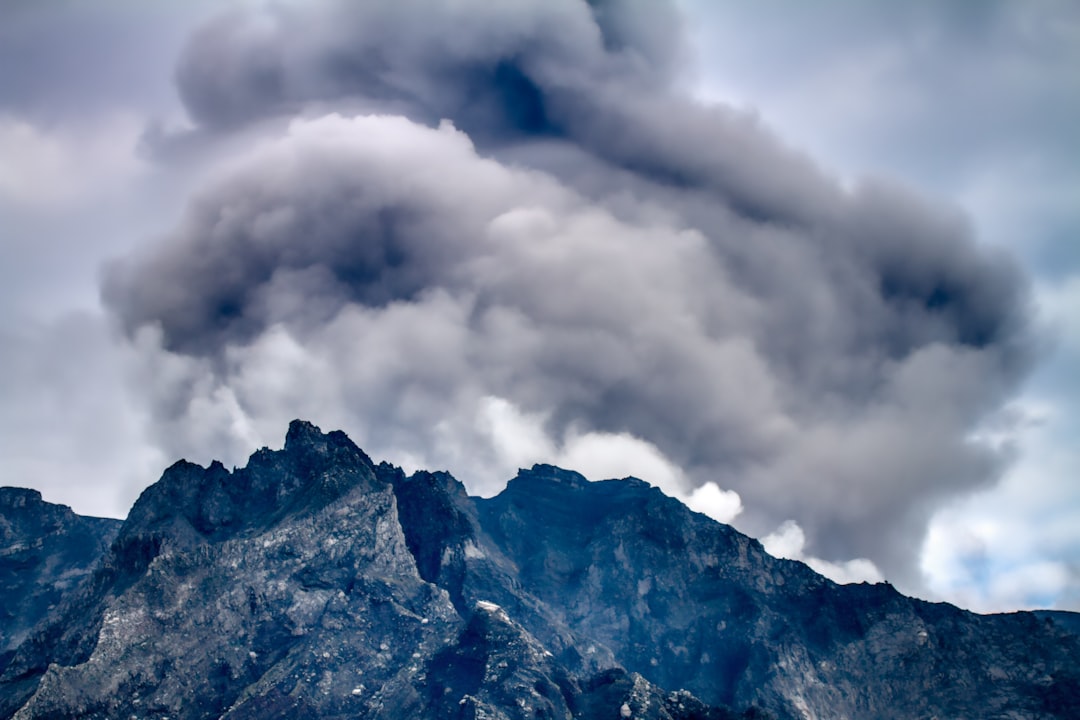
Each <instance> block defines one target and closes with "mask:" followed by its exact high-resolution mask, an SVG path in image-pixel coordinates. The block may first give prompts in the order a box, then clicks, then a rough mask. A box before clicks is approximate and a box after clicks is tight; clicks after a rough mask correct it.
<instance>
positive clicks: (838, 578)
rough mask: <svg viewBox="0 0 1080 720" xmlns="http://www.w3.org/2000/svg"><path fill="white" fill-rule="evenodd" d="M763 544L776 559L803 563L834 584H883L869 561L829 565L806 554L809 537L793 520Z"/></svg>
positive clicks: (859, 560)
mask: <svg viewBox="0 0 1080 720" xmlns="http://www.w3.org/2000/svg"><path fill="white" fill-rule="evenodd" d="M761 544H762V545H764V546H765V552H767V553H769V554H770V555H772V556H773V557H778V558H786V559H788V560H801V561H802V562H804V563H806V564H807V565H809V566H810V567H811V568H813V569H814V570H815V571H816V572H819V573H821V574H822V575H824V576H825V577H827V578H829V579H830V580H832V581H833V582H838V583H841V584H847V583H859V582H872V583H873V582H881V581H882V580H884V577H883V576H882V574H881V571H880V570H878V569H877V566H875V565H874V563H873V562H871V561H870V560H867V559H866V558H855V559H853V560H846V561H844V562H829V561H828V560H822V559H821V558H817V557H813V556H808V555H806V554H805V552H804V550H805V548H806V533H804V532H803V529H802V528H801V527H799V524H798V523H797V522H795V521H794V520H785V521H784V522H783V523H781V525H780V527H778V528H776V530H774V531H773V532H771V533H769V534H768V535H766V536H765V537H763V538H762V539H761Z"/></svg>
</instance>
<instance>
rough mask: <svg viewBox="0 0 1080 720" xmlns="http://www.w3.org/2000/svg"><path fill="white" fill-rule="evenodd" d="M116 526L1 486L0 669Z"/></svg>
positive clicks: (113, 534) (105, 543) (71, 587)
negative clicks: (0, 599)
mask: <svg viewBox="0 0 1080 720" xmlns="http://www.w3.org/2000/svg"><path fill="white" fill-rule="evenodd" d="M119 529H120V521H119V520H110V519H106V518H92V517H83V516H82V515H76V514H75V513H74V512H72V511H71V508H69V507H66V506H64V505H54V504H52V503H47V502H45V501H44V500H42V498H41V493H39V492H37V491H36V490H24V489H22V488H13V487H2V488H0V598H3V602H2V603H0V671H2V670H3V668H4V667H5V666H6V665H7V663H8V662H9V660H10V658H11V655H12V653H13V651H14V648H15V647H17V646H18V645H19V644H21V643H22V641H23V640H25V639H26V636H27V635H28V634H29V632H30V630H31V629H32V628H33V627H34V626H35V625H36V624H37V623H39V622H40V621H41V620H42V619H43V618H44V617H45V616H46V615H47V614H48V613H49V611H50V610H52V609H54V608H55V606H56V605H57V604H58V603H59V602H60V600H61V598H62V597H64V596H65V595H67V594H69V593H71V592H72V591H73V590H74V589H75V588H76V587H77V586H78V585H79V584H80V583H81V582H82V580H83V579H85V577H86V576H87V575H88V574H89V573H90V572H91V571H92V569H93V568H94V566H95V564H96V563H97V562H98V560H99V559H100V558H101V556H102V555H103V554H104V552H105V550H106V549H107V548H108V547H109V544H110V543H111V542H112V540H113V538H114V537H116V533H117V532H118V531H119Z"/></svg>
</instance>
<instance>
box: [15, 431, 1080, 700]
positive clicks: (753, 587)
mask: <svg viewBox="0 0 1080 720" xmlns="http://www.w3.org/2000/svg"><path fill="white" fill-rule="evenodd" d="M5 502H6V501H5ZM39 502H40V499H39ZM2 507H3V510H4V512H3V516H2V517H3V519H4V522H5V523H8V524H9V525H10V524H13V521H12V520H11V517H14V513H13V511H11V510H9V509H8V505H6V504H5V505H3V506H2ZM48 507H54V506H44V505H43V506H42V507H41V508H39V513H40V514H42V515H45V514H47V513H48V512H52V511H51V510H48ZM68 512H69V513H70V511H68ZM21 522H24V525H25V521H21ZM41 522H42V524H41V525H40V527H41V528H45V527H46V524H45V521H41ZM0 527H6V526H0ZM20 527H22V526H20ZM26 527H31V526H28V525H27V526H26ZM31 529H32V528H31ZM92 530H93V532H94V533H95V535H94V537H95V538H96V542H97V544H96V545H93V546H92V547H91V545H90V544H87V545H86V547H87V548H89V549H88V550H87V555H84V556H79V557H78V558H75V557H71V558H69V557H67V556H64V557H62V558H60V559H59V560H58V561H56V562H53V563H52V565H51V566H50V567H52V568H53V570H51V571H50V572H54V573H55V572H60V574H61V575H63V573H64V572H67V571H65V570H62V569H61V570H59V571H57V570H56V568H64V567H70V568H75V569H79V568H81V570H79V572H81V573H82V574H83V575H84V577H82V580H81V582H79V583H78V586H77V587H74V586H71V587H67V588H63V587H60V588H58V589H57V593H58V594H57V599H59V602H58V603H56V602H55V601H54V604H56V607H54V608H53V609H52V610H51V611H49V612H47V613H46V612H45V608H42V607H41V606H39V605H35V601H34V599H33V598H34V597H37V596H35V594H34V593H41V592H42V590H41V587H40V586H42V585H41V584H42V583H45V584H48V582H49V580H48V579H47V578H46V579H44V580H39V579H37V578H39V577H41V578H45V576H44V575H36V576H34V577H33V578H31V577H30V576H29V575H27V576H26V577H24V578H23V584H22V585H18V586H14V585H13V586H11V587H12V590H11V594H10V595H9V596H8V595H6V596H5V597H12V598H15V599H16V601H17V602H16V603H14V604H12V607H16V606H18V607H30V606H34V607H38V608H39V610H38V611H37V612H38V615H37V616H32V615H27V614H26V613H25V612H23V615H20V616H19V617H20V618H22V619H20V620H19V622H20V623H23V624H22V625H19V626H18V627H23V628H25V627H26V624H27V623H30V622H32V621H36V620H39V619H41V622H39V623H38V624H37V625H36V627H35V628H34V630H33V632H30V633H27V632H26V631H25V629H24V630H23V631H21V632H22V635H25V640H23V641H22V642H19V643H18V647H17V648H15V649H14V650H13V651H11V652H9V657H8V658H7V660H6V662H5V666H4V667H2V668H0V670H2V675H0V718H9V717H16V718H54V717H85V718H116V717H125V718H128V717H139V718H172V719H174V720H176V719H177V718H192V719H194V718H219V717H220V718H230V719H236V718H293V717H298V716H308V717H318V718H344V717H362V718H401V717H418V718H560V719H561V718H613V719H614V718H679V719H685V720H689V719H691V718H733V717H740V716H742V717H776V718H844V717H847V718H877V717H880V718H903V717H920V718H921V717H932V716H937V717H982V718H993V717H1001V718H1006V717H1008V718H1013V717H1015V718H1020V717H1023V718H1040V717H1044V718H1065V717H1075V715H1074V714H1073V713H1075V708H1076V707H1080V640H1078V638H1077V635H1076V634H1075V631H1074V630H1073V629H1070V625H1071V624H1073V623H1074V622H1075V616H1072V615H1068V614H1066V615H1061V614H1054V615H1043V616H1036V615H1034V614H1030V613H1017V614H1012V615H1001V616H978V615H974V614H971V613H967V612H964V611H962V610H959V609H957V608H954V607H951V606H948V605H940V604H931V603H925V602H921V601H917V600H912V599H910V598H906V597H903V596H901V595H900V594H898V593H896V592H895V591H894V590H893V589H892V588H891V587H890V586H888V585H874V586H870V585H857V586H837V585H835V584H833V583H831V582H829V581H828V580H826V579H824V578H822V577H820V576H818V575H816V574H815V573H814V572H812V571H811V570H810V569H809V568H807V567H806V566H805V565H802V564H801V563H796V562H790V561H785V560H777V559H775V558H772V557H771V556H769V555H768V554H766V553H765V552H764V551H763V549H762V547H761V545H760V544H759V543H758V542H757V541H755V540H752V539H750V538H748V537H746V536H744V535H741V534H740V533H738V532H736V531H735V530H733V529H732V528H730V527H728V526H725V525H721V524H718V523H716V522H713V521H712V520H710V519H708V518H706V517H704V516H702V515H698V514H696V513H693V512H691V511H689V510H688V509H687V508H685V507H684V506H683V505H681V504H680V503H679V502H677V501H675V500H673V499H671V498H668V497H666V496H664V495H663V494H662V493H660V492H659V491H658V490H656V489H655V488H652V487H650V486H649V485H647V484H646V483H643V482H641V481H638V480H632V479H629V480H612V481H604V482H597V483H590V482H587V481H585V480H584V478H582V477H581V476H580V475H577V474H576V473H572V472H567V471H564V470H560V469H558V468H554V467H550V466H536V467H534V468H532V469H531V470H528V471H522V472H521V473H520V474H519V476H518V477H517V478H515V479H514V480H512V481H511V482H510V483H509V484H508V486H507V488H506V490H505V491H504V492H503V493H501V494H500V495H499V496H497V497H494V498H491V499H477V498H470V497H469V496H468V495H467V494H466V493H465V490H464V488H463V486H462V485H461V484H460V483H458V482H457V481H456V480H455V479H454V478H452V477H451V476H449V475H447V474H445V473H426V472H420V473H416V474H414V475H412V476H408V477H407V476H406V475H405V474H404V473H403V472H401V470H399V469H397V468H395V467H393V466H391V465H388V464H385V463H382V464H379V465H375V464H374V463H373V462H372V461H371V459H370V458H368V457H367V456H366V455H365V454H364V453H363V452H361V451H360V450H359V449H358V448H357V447H356V446H355V445H353V444H352V442H351V441H349V439H348V438H346V437H345V436H344V435H343V434H341V433H329V434H323V433H322V432H320V431H319V430H318V429H317V428H315V427H313V426H311V425H309V424H307V423H302V422H294V423H293V424H292V425H291V426H290V429H289V433H288V437H287V439H286V444H285V448H284V449H283V450H281V451H270V450H265V449H264V450H261V451H259V452H257V453H255V454H254V455H253V456H252V457H251V460H250V462H249V464H248V466H247V467H245V468H243V469H239V470H235V471H232V472H229V471H227V470H226V469H225V468H224V467H222V466H221V465H220V464H217V463H215V464H212V465H211V466H210V467H208V468H202V467H199V466H196V465H192V464H189V463H184V462H180V463H177V464H176V465H174V466H173V467H171V468H169V470H167V471H166V472H165V475H164V476H163V477H162V479H161V480H160V481H159V482H158V483H157V484H155V485H154V486H152V487H150V488H148V489H147V490H146V492H144V493H143V495H142V497H140V498H139V500H138V502H137V503H136V504H135V506H134V507H133V508H132V511H131V513H130V515H129V517H128V519H127V520H126V521H125V522H124V524H123V527H122V528H120V529H119V532H118V533H116V536H115V539H113V538H112V534H113V533H115V532H116V530H115V528H112V527H109V526H106V525H101V524H92ZM42 532H44V530H42ZM30 535H33V533H32V532H31V533H30ZM5 537H6V536H5ZM20 537H23V536H20ZM42 542H44V541H42ZM110 542H111V545H109V549H108V550H107V551H100V552H99V550H98V549H99V548H101V547H103V546H104V545H106V544H108V543H110ZM98 554H100V558H101V559H100V562H99V563H98V564H97V565H96V566H94V565H93V560H94V557H91V556H96V555H98ZM46 564H47V563H46ZM92 566H93V567H94V569H93V571H92V572H89V573H88V570H89V568H91V567H92ZM48 577H52V576H48ZM71 577H73V578H76V579H77V578H78V576H77V575H72V576H71ZM5 587H7V586H5ZM53 587H54V588H55V583H54V585H53ZM61 591H63V592H61ZM42 618H43V619H42ZM11 626H12V627H15V625H11ZM5 637H11V638H12V639H13V643H16V642H18V640H19V637H16V636H15V635H10V634H9V635H6V636H5ZM20 637H21V636H20Z"/></svg>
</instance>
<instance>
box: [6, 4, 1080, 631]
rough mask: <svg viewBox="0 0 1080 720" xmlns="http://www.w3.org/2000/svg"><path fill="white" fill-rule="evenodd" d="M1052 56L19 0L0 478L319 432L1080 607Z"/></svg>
mask: <svg viewBox="0 0 1080 720" xmlns="http://www.w3.org/2000/svg"><path fill="white" fill-rule="evenodd" d="M1077 66H1080V9H1078V8H1077V6H1076V5H1075V4H1073V3H1070V2H1067V1H1066V0H1060V1H1056V0H1040V1H1039V2H1031V3H1006V2H982V3H966V2H953V3H941V2H929V1H928V0H916V1H915V2H910V3H903V4H900V3H893V2H886V1H885V0H880V1H876V2H845V1H842V0H831V1H827V2H821V3H815V4H813V5H810V4H806V3H798V2H793V1H791V0H783V1H782V0H764V1H763V2H755V3H752V4H751V3H744V2H735V1H734V0H730V1H729V0H720V1H716V2H713V1H709V2H706V1H705V0H625V1H623V2H619V1H617V0H591V1H590V2H585V1H584V0H543V1H541V0H522V1H521V2H517V3H491V2H486V1H485V0H453V1H451V0H415V2H405V3H402V2H390V1H389V0H387V1H386V2H383V1H381V0H379V1H373V2H369V3H363V4H356V3H350V2H345V1H344V0H318V1H316V2H299V1H296V2H291V1H287V0H280V1H278V2H258V1H250V2H235V3H228V2H210V1H209V0H205V1H201V2H200V1H196V2H184V3H180V2H162V3H154V4H148V3H138V2H134V1H133V0H101V1H100V2H97V3H94V4H93V6H92V7H91V6H90V5H88V4H85V3H77V2H73V1H70V0H52V1H50V2H31V1H29V0H11V1H9V2H6V3H4V4H3V5H0V158H3V160H2V162H0V367H2V368H3V372H2V373H0V483H3V484H7V485H17V486H24V487H33V488H37V489H39V490H41V491H42V493H43V494H44V496H45V498H46V499H47V500H50V501H53V502H61V503H64V504H68V505H71V506H72V507H73V508H74V509H75V510H76V511H78V512H82V513H86V514H97V515H107V516H113V517H123V516H124V515H125V514H126V511H127V508H128V507H129V506H130V504H131V503H132V502H133V500H134V498H135V497H137V495H138V493H139V492H141V490H142V489H143V488H145V487H146V486H147V485H149V484H150V483H152V482H153V481H154V480H156V479H157V477H158V476H159V475H160V473H161V471H162V469H163V468H164V467H166V466H167V465H169V464H171V463H172V462H173V461H175V460H176V459H178V458H180V457H185V458H187V459H189V460H192V461H195V462H200V463H203V464H206V463H208V462H209V461H210V460H211V459H214V458H217V459H221V460H223V461H224V462H226V464H232V465H237V466H240V465H243V464H244V463H245V460H246V457H247V455H248V454H250V453H251V452H253V451H254V450H255V449H257V448H259V447H262V446H270V447H279V446H280V445H281V442H282V438H283V437H284V432H285V428H286V425H287V423H288V421H289V420H290V419H292V418H295V417H302V418H305V419H308V420H311V421H313V422H315V423H317V424H319V425H320V426H321V427H323V429H325V430H329V429H335V428H340V429H343V430H345V431H346V432H347V433H348V434H349V435H350V437H352V438H353V439H354V440H355V441H356V442H357V443H358V444H359V445H361V447H363V448H364V449H365V450H366V451H367V452H368V453H369V454H371V455H372V456H373V457H376V458H383V459H387V460H389V461H391V462H394V463H396V464H399V465H402V466H403V467H405V468H406V469H407V470H414V469H419V468H427V469H447V470H449V471H451V472H452V473H453V474H454V475H455V476H456V477H457V478H458V479H460V480H462V481H463V482H464V483H465V484H466V486H467V487H468V488H469V490H470V492H473V493H475V494H482V495H491V494H494V493H496V492H498V491H499V490H500V489H501V487H502V486H503V484H504V483H505V482H506V480H507V479H509V478H510V477H512V476H513V475H514V474H515V472H516V469H517V468H518V467H526V466H529V465H531V464H532V463H535V462H548V463H554V464H559V465H562V466H565V467H569V468H573V469H576V470H579V471H581V472H583V473H584V474H585V475H586V476H588V477H590V478H592V479H601V478H606V477H622V476H626V475H635V476H638V477H642V478H644V479H646V480H648V481H650V482H652V483H654V484H656V485H658V486H659V487H661V488H662V489H663V490H664V491H665V492H667V493H669V494H671V495H673V496H676V497H679V498H681V499H683V500H684V501H685V502H687V503H688V504H689V505H690V506H691V507H692V508H694V509H696V510H699V511H701V512H705V513H707V514H710V515H712V516H713V517H715V518H717V519H719V520H721V521H724V522H731V523H732V524H733V525H735V526H736V527H737V528H739V529H740V530H743V531H744V532H747V533H749V534H751V535H753V536H755V537H758V538H761V539H762V541H763V542H764V544H765V546H766V548H767V549H769V551H770V552H773V553H774V554H777V555H781V556H785V557H792V558H797V559H802V560H804V561H806V562H808V563H809V564H810V565H811V566H812V567H814V568H815V569H818V570H819V571H820V572H823V573H824V574H826V575H828V576H830V577H832V578H834V579H836V580H838V581H841V582H848V581H861V580H871V581H877V580H881V579H887V580H888V581H890V582H892V583H894V584H895V585H896V586H897V587H898V588H900V589H901V590H903V591H905V592H907V593H910V594H915V595H917V596H920V597H925V598H929V599H934V600H947V601H949V602H954V603H956V604H959V605H961V606H963V607H967V608H970V609H973V610H976V611H1007V610H1015V609H1020V608H1031V607H1055V608H1062V609H1074V610H1080V486H1078V484H1077V478H1080V449H1078V447H1077V445H1076V443H1075V441H1074V439H1075V438H1076V437H1077V436H1078V432H1080V380H1078V378H1077V375H1076V373H1074V372H1072V371H1071V369H1072V368H1075V367H1077V363H1078V361H1080V324H1078V323H1077V322H1076V321H1075V319H1074V318H1075V317H1076V316H1077V314H1078V312H1080V244H1078V239H1077V232H1078V230H1080V164H1078V163H1076V162H1075V160H1076V151H1075V148H1074V145H1075V138H1074V135H1075V132H1074V131H1073V130H1072V128H1075V127H1077V126H1080V77H1077V76H1076V73H1075V71H1074V69H1075V68H1076V67H1077Z"/></svg>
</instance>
